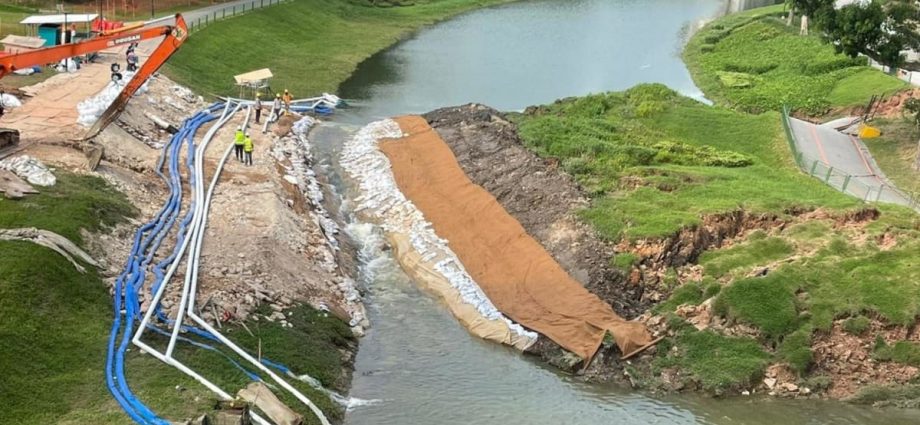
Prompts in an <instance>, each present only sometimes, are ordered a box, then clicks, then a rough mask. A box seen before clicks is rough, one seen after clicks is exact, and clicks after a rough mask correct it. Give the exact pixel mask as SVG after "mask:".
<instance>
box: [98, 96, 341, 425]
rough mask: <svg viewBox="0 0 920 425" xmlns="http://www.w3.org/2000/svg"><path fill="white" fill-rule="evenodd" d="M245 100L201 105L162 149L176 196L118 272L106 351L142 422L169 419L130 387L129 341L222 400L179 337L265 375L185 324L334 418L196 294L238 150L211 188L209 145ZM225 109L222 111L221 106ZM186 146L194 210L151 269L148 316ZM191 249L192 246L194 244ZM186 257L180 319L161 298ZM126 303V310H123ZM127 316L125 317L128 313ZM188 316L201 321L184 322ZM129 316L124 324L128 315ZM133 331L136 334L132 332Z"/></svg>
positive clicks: (113, 380) (118, 388)
mask: <svg viewBox="0 0 920 425" xmlns="http://www.w3.org/2000/svg"><path fill="white" fill-rule="evenodd" d="M242 107H243V105H242V104H240V103H235V102H227V103H224V104H215V105H213V106H211V107H210V108H208V109H207V110H204V111H201V112H199V113H198V114H196V115H195V116H193V117H191V118H189V119H187V120H186V121H185V123H184V124H183V126H182V128H181V129H179V131H178V132H177V133H176V135H175V136H174V137H173V138H172V140H171V141H170V143H168V144H167V145H166V146H164V148H163V152H162V154H161V156H160V159H159V161H158V163H157V174H158V175H159V176H160V177H161V178H162V179H163V180H164V182H165V183H166V184H167V186H168V188H169V189H170V196H169V197H168V198H167V200H166V202H165V203H164V205H163V207H162V208H161V209H160V211H159V212H158V213H157V214H156V216H155V217H154V218H153V219H151V220H150V221H149V222H148V223H146V224H145V225H143V226H141V227H140V228H139V229H138V230H137V232H136V233H135V238H134V245H133V247H132V250H131V252H130V254H129V257H128V260H127V262H126V264H125V267H124V269H123V271H122V273H121V274H120V275H119V276H118V278H117V280H116V283H115V294H114V303H115V317H114V321H113V324H112V329H111V333H110V336H109V347H108V354H107V357H106V383H107V385H108V387H109V390H110V392H111V393H112V395H113V396H114V397H115V399H116V400H117V401H118V403H119V405H121V407H122V408H123V409H124V410H125V412H126V413H127V414H128V415H129V416H130V417H131V419H132V420H134V421H135V422H137V423H140V424H157V425H159V424H168V422H167V421H165V420H164V419H162V418H160V417H159V416H157V415H156V414H155V413H154V412H153V411H152V410H151V409H150V408H149V407H147V406H146V405H145V404H144V403H143V402H141V401H140V400H138V399H137V397H136V396H135V395H134V394H133V392H132V391H131V390H130V388H129V387H128V383H127V381H126V379H125V373H124V370H125V363H124V361H125V352H126V351H127V348H128V344H129V341H130V342H132V343H133V344H134V345H136V346H138V347H140V348H141V349H142V350H144V351H145V352H146V353H148V354H150V355H152V356H154V357H156V358H157V359H159V360H161V361H163V362H164V363H166V364H169V365H172V366H174V367H176V368H177V369H179V370H180V371H182V372H183V373H185V374H187V375H189V376H190V377H192V378H194V379H195V380H197V381H198V382H200V383H202V384H203V385H204V386H205V387H207V388H208V389H210V390H211V391H213V392H214V393H216V394H217V395H218V396H220V397H221V398H222V399H225V400H229V399H232V398H233V397H232V396H231V395H230V394H229V393H227V392H225V391H223V390H222V389H220V388H219V387H217V386H216V385H215V384H213V383H212V382H210V381H208V380H207V379H206V378H205V377H203V376H201V375H200V374H198V373H197V372H195V371H193V370H192V369H190V368H189V367H187V366H186V365H184V364H182V363H181V362H179V361H178V360H176V359H175V358H174V357H173V352H174V350H175V345H176V342H177V341H180V340H181V341H183V342H186V343H190V344H192V345H194V346H196V347H199V348H203V349H207V350H210V351H215V352H218V353H220V354H222V355H223V356H224V357H225V358H227V359H228V360H229V361H230V362H231V363H232V364H233V365H234V366H235V367H237V368H239V369H240V370H242V371H243V372H244V373H245V374H246V375H247V376H248V377H250V378H251V379H253V380H257V381H260V380H261V378H259V376H258V375H257V374H255V373H253V372H251V371H249V370H247V369H246V368H245V367H243V366H242V365H241V364H239V363H238V362H236V361H235V360H233V358H232V357H230V356H229V355H227V354H225V353H223V352H221V351H220V350H218V349H217V348H215V347H213V346H211V345H208V344H204V343H201V342H197V341H193V340H191V339H189V338H185V337H181V336H179V333H180V331H187V332H190V333H192V334H194V335H197V336H200V337H203V338H206V339H208V340H211V341H217V342H220V343H222V344H223V345H225V346H226V347H228V348H230V349H231V350H232V351H233V352H234V353H236V354H237V355H238V356H239V357H241V358H242V359H244V360H245V361H246V362H247V363H249V364H250V365H251V366H254V367H255V368H257V369H258V370H260V371H261V372H262V373H265V374H266V375H268V376H269V377H271V378H272V380H273V381H275V382H276V383H277V384H278V385H280V386H281V387H282V388H284V389H285V390H287V391H289V392H290V393H291V394H293V395H294V396H295V397H296V398H297V399H298V400H300V401H301V402H302V403H304V404H305V405H306V406H308V407H309V408H310V410H311V411H312V412H313V413H314V414H315V415H316V416H317V417H318V418H319V420H320V422H321V423H322V424H324V425H327V424H328V423H329V422H328V420H327V419H326V417H325V415H324V414H323V413H322V411H320V410H319V409H318V408H317V407H316V405H314V404H313V403H312V402H311V401H310V400H309V399H308V398H307V397H306V396H304V395H303V394H302V393H300V392H299V391H298V390H297V389H296V388H294V387H293V386H291V385H290V384H289V383H287V382H286V381H284V380H283V379H282V378H281V377H280V376H278V375H277V374H275V373H274V372H272V371H271V370H270V369H269V368H268V367H267V366H271V367H274V368H276V369H278V370H280V371H281V372H283V373H286V374H288V375H290V376H294V377H297V376H296V375H294V374H293V372H291V371H290V369H288V368H287V367H285V366H283V365H280V364H277V363H274V362H271V361H270V360H267V359H262V360H261V361H260V360H257V359H256V358H254V357H253V356H252V355H250V354H249V353H247V352H246V351H245V350H243V349H242V348H240V347H239V346H237V345H236V344H234V343H233V342H232V341H230V340H229V339H228V338H226V337H225V336H223V335H222V334H220V333H219V332H218V331H217V330H216V329H214V328H213V327H212V326H211V325H210V324H209V323H207V322H206V321H205V320H204V319H202V318H201V317H199V316H198V315H197V314H196V313H195V309H194V307H195V298H196V295H197V283H198V268H199V258H200V254H201V247H202V241H203V239H204V229H205V227H206V226H207V213H208V209H209V207H210V202H211V198H212V196H213V193H214V188H215V186H216V185H217V182H218V179H219V177H220V174H221V171H222V169H223V167H224V164H225V163H226V161H227V159H228V158H229V156H230V153H231V151H232V149H233V145H232V144H228V146H227V149H226V151H225V152H224V154H223V157H222V158H221V161H220V163H219V164H218V167H217V170H216V171H215V173H214V175H213V177H212V179H211V182H210V185H209V186H208V190H207V192H205V190H204V152H205V150H206V149H207V147H208V145H209V144H210V142H211V140H212V139H213V137H214V135H215V134H216V133H217V131H218V130H219V129H220V128H221V127H222V126H223V125H224V124H226V123H227V122H228V121H229V120H230V119H231V118H232V117H233V116H234V115H235V114H236V112H238V111H239V110H240V109H241V108H242ZM221 109H222V110H223V112H222V113H221V115H220V116H219V117H218V116H216V115H215V113H216V112H217V111H218V110H221ZM250 113H251V108H250V110H249V112H248V113H247V115H246V118H245V120H244V124H243V125H244V128H245V126H246V125H247V124H248V122H249V115H250ZM215 119H217V120H218V122H217V123H216V124H215V125H213V126H212V127H211V128H210V129H209V131H208V132H207V133H206V134H205V136H204V138H203V139H202V141H201V144H200V145H199V146H197V149H196V146H195V144H194V136H195V133H196V132H197V130H198V129H199V128H200V127H201V126H202V125H204V124H205V123H207V122H210V121H213V120H215ZM183 141H185V142H186V145H187V155H186V156H187V161H186V167H187V169H188V175H189V176H190V177H189V180H190V184H191V185H192V186H193V187H192V190H191V192H192V194H193V199H192V201H191V203H190V207H189V211H188V212H187V213H186V216H185V217H184V219H183V220H182V221H181V223H180V226H179V229H178V233H177V236H178V237H177V242H176V246H175V248H174V250H173V252H172V254H171V255H170V256H168V257H167V258H165V259H164V260H162V261H160V262H159V263H157V264H155V265H154V266H153V268H152V271H153V274H154V276H155V278H154V280H153V282H152V283H151V285H150V291H151V294H152V296H153V300H152V302H151V303H150V304H149V305H148V308H147V310H146V312H145V313H144V316H143V318H142V319H141V318H140V315H141V306H140V301H139V299H140V297H139V294H140V291H141V290H142V289H143V287H144V286H145V283H146V280H147V279H146V277H147V270H148V267H149V266H150V263H151V261H152V259H153V256H154V254H155V253H156V251H157V250H158V248H159V246H160V244H161V243H162V241H163V239H164V238H165V237H166V235H167V234H168V233H169V231H170V229H171V228H172V227H173V225H174V224H175V222H176V220H177V219H178V216H179V213H180V209H181V204H182V178H181V174H180V170H179V158H180V153H181V147H182V142H183ZM167 158H169V164H168V173H169V177H167V176H166V175H164V174H163V172H162V170H163V166H164V165H165V163H166V160H167ZM189 248H191V249H189ZM183 255H185V256H186V272H185V281H184V283H183V287H182V299H181V301H180V308H179V311H178V314H177V317H176V318H175V320H171V319H169V318H168V317H166V315H165V314H164V313H163V312H162V309H161V305H160V301H161V300H162V297H163V294H164V293H165V290H166V288H167V287H168V284H169V281H170V279H171V278H172V277H173V275H174V274H175V272H176V270H177V268H178V266H179V263H180V261H181V258H182V256H183ZM164 272H165V273H164ZM122 309H124V310H123V311H122ZM122 315H124V318H122ZM154 316H156V317H157V319H159V321H161V322H162V323H165V324H166V325H167V329H168V327H169V326H171V327H172V329H171V331H167V330H164V329H161V328H159V327H157V326H156V325H155V324H154V323H153V322H152V320H153V318H154ZM186 316H187V317H188V319H190V320H191V321H192V322H193V323H195V324H196V325H197V326H199V327H195V326H186V325H182V323H183V322H184V321H185V319H186ZM136 319H141V322H140V324H139V325H138V326H137V329H136V331H135V330H134V322H135V320H136ZM123 320H124V323H122V321H123ZM146 329H151V331H153V332H156V333H159V334H162V335H167V336H169V338H170V339H169V343H168V345H167V348H166V351H165V352H162V353H161V352H159V351H157V350H156V349H154V348H153V347H151V346H150V345H148V344H146V343H145V342H143V340H142V336H143V333H144V330H146ZM119 335H120V336H121V342H120V344H119V345H118V346H117V347H116V344H115V341H116V340H117V339H118V338H119ZM132 335H133V338H132ZM297 378H298V379H301V380H303V381H306V382H311V383H312V378H310V377H308V376H304V377H297ZM253 420H255V421H256V423H259V424H269V423H270V422H269V421H268V420H266V419H265V418H262V417H261V416H259V415H257V414H253Z"/></svg>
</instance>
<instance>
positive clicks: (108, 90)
mask: <svg viewBox="0 0 920 425" xmlns="http://www.w3.org/2000/svg"><path fill="white" fill-rule="evenodd" d="M132 78H134V73H133V72H126V73H124V79H123V80H121V81H120V82H117V83H116V82H114V81H109V84H107V85H106V86H105V88H104V89H102V91H101V92H99V93H98V94H96V95H95V96H93V97H90V98H87V99H84V100H83V101H81V102H80V103H78V104H77V112H78V113H79V114H80V116H79V117H78V118H77V123H79V124H80V125H82V126H84V127H91V126H92V125H93V124H95V123H96V120H98V119H99V117H101V116H102V113H103V112H105V110H106V109H108V108H109V105H111V104H112V102H114V101H115V99H116V98H117V97H118V95H119V94H121V91H122V89H124V87H125V84H126V83H127V82H128V81H131V79H132ZM148 82H149V80H148V81H147V82H144V85H143V86H141V87H140V88H139V89H138V90H137V92H136V93H135V95H138V94H143V93H144V92H146V91H147V83H148Z"/></svg>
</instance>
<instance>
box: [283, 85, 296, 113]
mask: <svg viewBox="0 0 920 425" xmlns="http://www.w3.org/2000/svg"><path fill="white" fill-rule="evenodd" d="M281 100H282V101H283V102H284V113H285V114H290V113H291V102H293V101H294V96H291V92H289V91H288V89H284V95H283V96H281Z"/></svg>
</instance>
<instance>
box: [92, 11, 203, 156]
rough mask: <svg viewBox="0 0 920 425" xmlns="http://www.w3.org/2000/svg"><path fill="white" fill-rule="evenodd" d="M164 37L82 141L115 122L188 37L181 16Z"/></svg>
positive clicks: (177, 17)
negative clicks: (149, 79)
mask: <svg viewBox="0 0 920 425" xmlns="http://www.w3.org/2000/svg"><path fill="white" fill-rule="evenodd" d="M165 37H166V38H165V39H163V41H162V42H161V43H160V45H159V46H157V48H156V50H154V51H153V53H152V54H151V55H150V57H149V58H147V61H146V62H144V64H143V65H141V67H140V68H139V69H138V70H137V72H136V73H135V74H134V77H132V78H131V80H130V81H128V83H127V84H125V87H124V89H122V90H121V93H119V94H118V97H117V98H115V100H114V101H113V102H112V104H111V105H109V107H108V109H106V110H105V112H103V113H102V115H101V116H100V117H99V119H98V120H96V123H95V124H93V127H92V128H90V129H89V131H88V132H87V133H86V135H84V136H83V140H84V141H86V140H89V139H92V138H94V137H96V136H97V135H99V133H101V132H102V130H105V128H106V127H108V125H109V124H111V123H112V121H115V118H117V117H118V115H119V114H120V113H121V112H122V111H123V110H124V109H125V106H126V105H127V104H128V100H130V99H131V96H133V95H134V93H136V92H137V90H138V89H140V88H141V86H143V85H144V83H145V82H146V81H147V79H148V78H150V76H151V75H153V73H154V72H156V71H157V70H158V69H160V67H161V66H163V64H164V63H166V60H167V59H169V57H170V56H172V54H173V53H175V52H176V50H178V49H179V46H181V45H182V43H183V42H184V41H185V39H186V38H187V37H188V27H187V26H186V24H185V19H183V18H182V15H176V24H175V26H174V27H173V29H172V31H171V32H170V33H169V34H167V35H166V36H165Z"/></svg>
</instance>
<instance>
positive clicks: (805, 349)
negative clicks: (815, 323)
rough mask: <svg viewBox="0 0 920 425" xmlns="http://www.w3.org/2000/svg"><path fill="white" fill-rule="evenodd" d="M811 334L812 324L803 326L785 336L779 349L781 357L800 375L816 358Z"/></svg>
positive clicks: (778, 352)
mask: <svg viewBox="0 0 920 425" xmlns="http://www.w3.org/2000/svg"><path fill="white" fill-rule="evenodd" d="M811 334H812V328H811V326H803V327H802V328H801V329H799V330H797V331H795V332H793V333H791V334H789V335H787V336H786V337H785V338H783V342H782V343H781V344H780V345H779V349H778V350H777V354H778V356H779V358H780V359H782V360H783V361H785V362H786V364H788V365H789V367H791V368H792V370H794V371H796V373H798V374H799V375H800V376H802V375H804V374H805V372H807V371H808V367H809V366H811V363H812V361H813V360H814V356H813V354H812V351H811Z"/></svg>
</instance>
